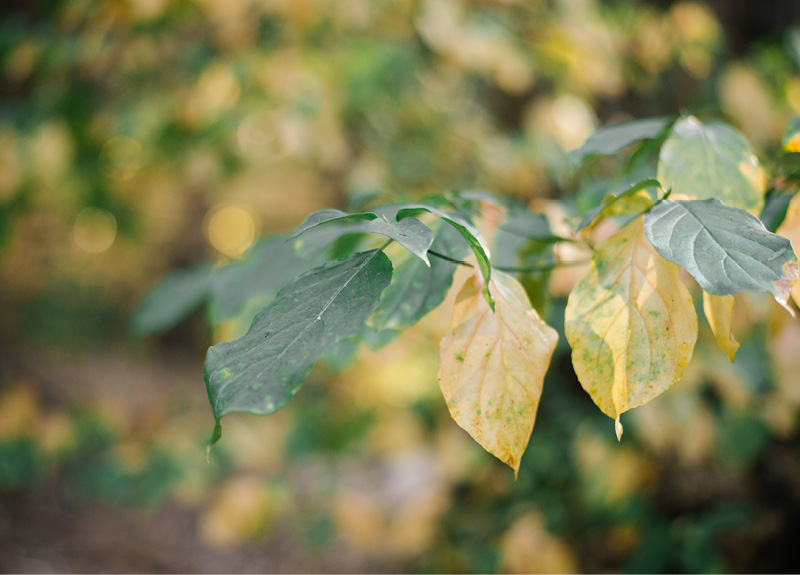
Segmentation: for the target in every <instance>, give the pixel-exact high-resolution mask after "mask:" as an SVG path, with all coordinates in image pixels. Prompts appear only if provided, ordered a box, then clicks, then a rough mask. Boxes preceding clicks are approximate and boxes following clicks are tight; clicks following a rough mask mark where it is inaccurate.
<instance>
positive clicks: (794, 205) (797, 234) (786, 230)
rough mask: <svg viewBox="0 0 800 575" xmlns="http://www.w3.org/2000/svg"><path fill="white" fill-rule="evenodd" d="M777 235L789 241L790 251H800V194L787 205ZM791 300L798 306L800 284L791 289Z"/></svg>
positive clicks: (799, 303) (799, 301)
mask: <svg viewBox="0 0 800 575" xmlns="http://www.w3.org/2000/svg"><path fill="white" fill-rule="evenodd" d="M778 234H779V235H781V236H783V237H784V238H786V239H788V240H789V242H790V243H791V245H792V250H794V253H795V254H797V253H798V251H799V250H800V194H797V195H795V196H794V198H792V201H791V202H790V203H789V207H788V209H787V210H786V218H785V219H784V220H783V223H782V224H781V226H780V227H779V228H778ZM792 299H793V300H794V303H795V304H797V305H798V306H800V282H797V283H795V284H794V286H793V287H792Z"/></svg>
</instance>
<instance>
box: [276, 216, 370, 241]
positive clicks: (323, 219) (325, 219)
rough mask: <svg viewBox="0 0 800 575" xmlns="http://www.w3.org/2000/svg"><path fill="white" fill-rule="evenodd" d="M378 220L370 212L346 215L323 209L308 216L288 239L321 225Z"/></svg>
mask: <svg viewBox="0 0 800 575" xmlns="http://www.w3.org/2000/svg"><path fill="white" fill-rule="evenodd" d="M376 219H378V215H377V214H374V213H372V212H365V213H360V214H348V213H347V212H343V211H341V210H333V209H325V210H319V211H317V212H314V213H313V214H311V215H310V216H308V217H307V218H306V219H305V220H303V223H302V224H300V225H299V226H297V228H296V229H295V230H294V231H293V232H292V235H291V236H290V238H292V239H294V238H296V237H297V236H299V235H300V234H302V233H303V232H305V231H306V230H310V229H311V228H315V227H317V226H319V225H322V224H327V223H330V222H339V221H342V220H363V221H371V220H376Z"/></svg>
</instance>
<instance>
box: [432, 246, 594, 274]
mask: <svg viewBox="0 0 800 575" xmlns="http://www.w3.org/2000/svg"><path fill="white" fill-rule="evenodd" d="M428 255H430V256H434V257H437V258H439V259H442V260H445V261H447V262H451V263H454V264H458V265H460V266H467V267H470V268H471V267H475V266H473V265H472V264H471V263H469V262H465V261H463V260H457V259H455V258H451V257H450V256H446V255H444V254H440V253H439V252H436V251H434V250H428ZM590 261H592V260H589V259H586V260H575V261H571V262H556V263H553V264H546V265H541V266H525V267H508V266H492V269H496V270H500V271H501V272H508V273H524V272H543V271H549V270H554V269H556V268H560V267H563V266H579V265H583V264H588V263H589V262H590Z"/></svg>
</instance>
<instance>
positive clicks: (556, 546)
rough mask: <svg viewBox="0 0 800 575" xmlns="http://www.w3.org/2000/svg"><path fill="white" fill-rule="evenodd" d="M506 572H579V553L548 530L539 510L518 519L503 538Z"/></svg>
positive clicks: (501, 538) (501, 551)
mask: <svg viewBox="0 0 800 575" xmlns="http://www.w3.org/2000/svg"><path fill="white" fill-rule="evenodd" d="M500 557H501V559H502V571H503V573H577V572H578V562H577V558H576V557H575V552H574V551H573V550H572V549H571V548H570V547H569V545H567V543H566V542H565V541H563V540H562V539H560V538H558V537H554V536H553V535H551V534H550V533H549V532H548V530H547V525H546V523H545V520H544V519H543V518H542V516H541V514H540V513H538V512H537V511H529V512H527V513H525V514H524V515H523V516H521V517H520V518H519V519H517V520H516V521H514V523H513V524H512V525H511V527H510V528H509V530H508V531H506V532H505V533H504V534H503V535H502V536H501V537H500Z"/></svg>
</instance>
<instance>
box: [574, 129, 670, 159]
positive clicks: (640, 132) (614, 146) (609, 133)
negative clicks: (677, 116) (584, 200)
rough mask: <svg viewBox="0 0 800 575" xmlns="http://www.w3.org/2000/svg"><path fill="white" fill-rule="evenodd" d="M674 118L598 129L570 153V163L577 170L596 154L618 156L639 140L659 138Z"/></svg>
mask: <svg viewBox="0 0 800 575" xmlns="http://www.w3.org/2000/svg"><path fill="white" fill-rule="evenodd" d="M671 121H672V118H671V117H669V118H645V119H641V120H631V121H629V122H622V123H620V124H614V125H612V126H604V127H602V128H598V129H597V130H595V131H594V132H592V134H591V135H590V136H589V137H588V138H587V139H586V141H585V142H584V143H583V145H582V146H581V147H580V148H576V149H574V150H572V151H571V152H570V153H569V163H570V165H571V166H572V167H573V168H575V167H577V166H578V165H580V163H581V162H583V160H585V159H586V158H587V157H589V156H593V155H594V154H616V153H617V152H619V151H620V150H622V149H623V148H626V147H627V146H630V145H631V144H633V143H634V142H638V141H639V140H649V139H652V138H657V137H658V135H659V134H661V132H662V131H663V130H664V128H666V127H667V126H668V125H669V123H670V122H671Z"/></svg>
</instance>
